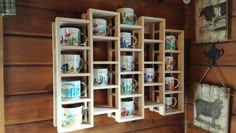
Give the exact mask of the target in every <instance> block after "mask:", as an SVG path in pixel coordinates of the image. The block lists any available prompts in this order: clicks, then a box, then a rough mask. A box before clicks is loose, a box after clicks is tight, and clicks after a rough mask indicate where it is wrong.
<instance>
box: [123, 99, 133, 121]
mask: <svg viewBox="0 0 236 133" xmlns="http://www.w3.org/2000/svg"><path fill="white" fill-rule="evenodd" d="M134 112H135V110H134V100H133V99H131V98H129V99H122V101H121V116H122V117H132V116H133V115H134Z"/></svg>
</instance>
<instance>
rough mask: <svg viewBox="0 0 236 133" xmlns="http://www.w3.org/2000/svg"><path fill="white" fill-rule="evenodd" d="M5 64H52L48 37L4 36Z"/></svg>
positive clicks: (50, 42) (50, 44) (50, 43)
mask: <svg viewBox="0 0 236 133" xmlns="http://www.w3.org/2000/svg"><path fill="white" fill-rule="evenodd" d="M4 63H5V64H23V63H25V64H50V63H51V64H52V41H51V39H50V38H35V37H21V36H6V37H4Z"/></svg>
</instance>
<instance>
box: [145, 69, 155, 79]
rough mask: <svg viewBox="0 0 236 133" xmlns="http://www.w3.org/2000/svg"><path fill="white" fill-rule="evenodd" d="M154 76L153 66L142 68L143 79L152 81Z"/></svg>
mask: <svg viewBox="0 0 236 133" xmlns="http://www.w3.org/2000/svg"><path fill="white" fill-rule="evenodd" d="M154 77H155V70H154V68H144V81H146V82H152V81H153V80H154Z"/></svg>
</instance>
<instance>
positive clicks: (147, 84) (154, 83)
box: [144, 82, 163, 86]
mask: <svg viewBox="0 0 236 133" xmlns="http://www.w3.org/2000/svg"><path fill="white" fill-rule="evenodd" d="M161 85H163V83H158V82H144V86H161Z"/></svg>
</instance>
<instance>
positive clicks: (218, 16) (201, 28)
mask: <svg viewBox="0 0 236 133" xmlns="http://www.w3.org/2000/svg"><path fill="white" fill-rule="evenodd" d="M195 21H196V22H195V23H196V30H195V31H196V43H214V42H224V41H227V40H228V2H227V0H196V1H195Z"/></svg>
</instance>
